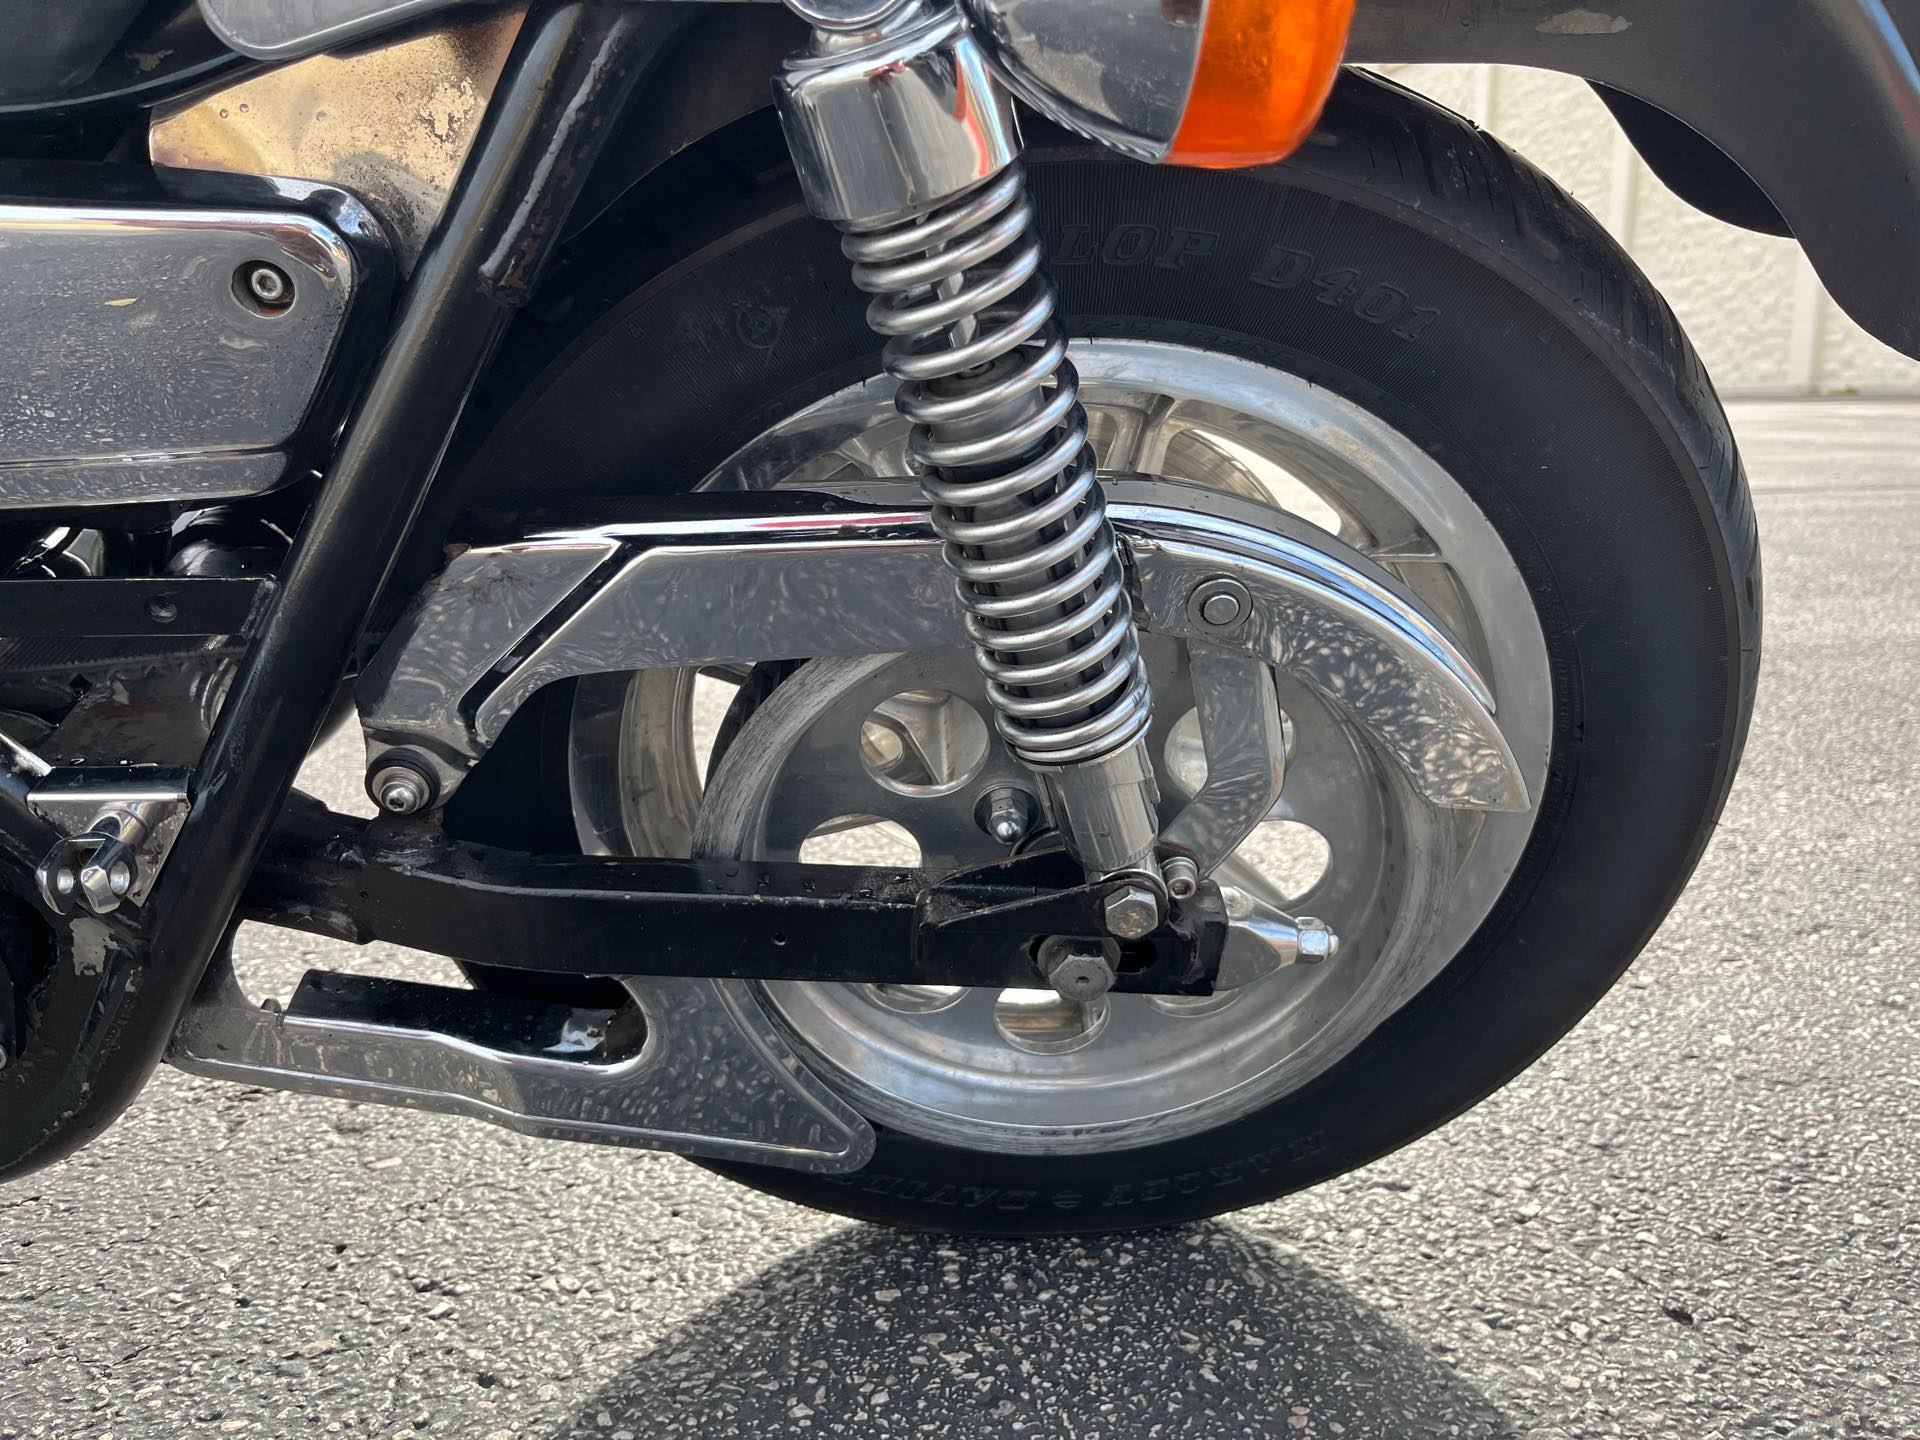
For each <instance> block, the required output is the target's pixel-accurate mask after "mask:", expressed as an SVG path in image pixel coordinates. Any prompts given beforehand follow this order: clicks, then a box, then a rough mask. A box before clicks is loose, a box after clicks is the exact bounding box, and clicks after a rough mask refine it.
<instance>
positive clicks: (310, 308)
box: [0, 187, 371, 510]
mask: <svg viewBox="0 0 1920 1440" xmlns="http://www.w3.org/2000/svg"><path fill="white" fill-rule="evenodd" d="M309 188H311V187H309ZM336 193H337V192H336ZM367 226H368V228H369V229H371V222H370V221H368V222H367ZM255 276H258V277H260V278H259V280H258V289H259V291H260V292H261V293H260V294H256V293H255V289H254V287H253V286H251V285H250V284H249V280H250V278H251V277H255ZM360 278H361V277H360V273H359V267H358V263H357V257H356V255H355V251H354V248H353V245H352V243H351V242H350V241H349V240H348V239H347V238H346V237H345V236H343V235H342V234H341V233H340V231H339V230H338V229H336V228H335V227H334V226H332V225H330V224H328V223H327V222H326V221H325V220H323V219H322V218H320V217H319V216H316V215H310V214H305V213H302V212H300V211H298V210H294V209H286V210H276V209H272V208H269V207H266V206H259V207H253V206H247V207H226V206H222V207H211V206H210V207H207V208H199V207H195V206H188V205H179V204H166V203H154V204H137V205H136V204H129V205H75V204H65V203H36V202H20V201H6V200H0V335H4V336H6V342H7V343H6V346H5V348H4V350H0V510H4V509H9V508H22V507H60V508H70V507H84V506H94V505H124V504H132V503H139V502H145V501H155V502H159V501H175V502H181V503H190V504H191V503H205V502H207V501H212V500H218V499H226V498H231V497H235V496H241V495H252V494H258V493H261V492H263V491H266V490H270V489H272V488H273V487H274V486H275V485H276V484H278V483H279V482H280V480H281V479H282V478H283V477H284V475H285V473H286V470H287V467H288V456H287V454H286V453H285V452H286V447H288V446H289V445H290V443H291V442H292V441H293V439H294V437H295V436H296V435H297V434H298V432H299V431H300V428H301V425H302V423H303V422H304V421H305V419H306V417H307V414H308V412H309V410H310V409H311V408H312V406H313V404H314V402H315V399H316V397H318V396H319V394H320V392H321V387H322V384H323V382H324V380H325V379H326V376H327V369H328V364H329V362H330V361H331V360H332V359H333V357H334V355H335V353H336V350H337V348H338V344H339V340H340V337H341V334H342V332H343V330H344V328H345V325H346V320H347V314H348V310H349V307H350V306H351V305H352V302H353V299H354V296H355V292H356V289H357V288H358V286H359V283H360ZM262 294H264V295H265V296H266V297H267V299H266V300H263V299H262V298H261V295H262Z"/></svg>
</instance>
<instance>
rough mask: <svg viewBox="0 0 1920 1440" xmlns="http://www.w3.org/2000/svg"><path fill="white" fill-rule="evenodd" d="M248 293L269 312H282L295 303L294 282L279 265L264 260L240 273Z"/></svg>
mask: <svg viewBox="0 0 1920 1440" xmlns="http://www.w3.org/2000/svg"><path fill="white" fill-rule="evenodd" d="M240 278H241V280H242V281H243V282H244V283H245V285H246V287H247V293H248V294H249V295H251V296H252V297H253V298H254V299H255V300H257V301H259V302H260V304H261V305H262V306H264V307H265V308H266V309H269V310H282V309H285V308H286V307H287V306H288V305H291V304H292V303H293V281H292V280H291V279H289V278H288V276H287V272H286V271H284V270H282V269H281V268H280V267H279V266H278V265H269V264H267V263H266V262H265V261H264V260H261V261H256V262H255V263H254V264H252V265H248V266H247V267H245V269H243V270H242V271H241V272H240Z"/></svg>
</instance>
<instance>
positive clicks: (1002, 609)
mask: <svg viewBox="0 0 1920 1440" xmlns="http://www.w3.org/2000/svg"><path fill="white" fill-rule="evenodd" d="M790 3H791V4H792V5H793V8H794V9H796V10H797V11H799V12H800V13H801V14H802V15H803V16H804V17H805V18H807V19H808V20H810V21H812V22H813V24H814V27H815V29H814V35H813V40H812V43H811V44H810V45H809V47H808V48H807V49H805V50H803V51H801V52H800V53H798V54H796V55H794V56H792V57H791V58H790V59H789V60H788V61H787V63H786V65H785V67H784V68H783V70H782V72H781V74H780V76H779V77H778V79H777V81H776V85H775V93H776V96H777V98H778V101H779V108H780V114H781V119H782V123H783V125H784V127H785V130H786V134H787V140H788V145H789V147H790V148H791V150H792V152H793V156H794V161H795V165H796V167H797V169H798V171H799V176H800V181H801V186H802V190H803V192H804V193H805V195H806V198H807V202H808V205H809V207H810V208H811V209H812V210H813V212H814V213H815V214H816V215H818V216H820V217H821V218H823V219H826V220H830V221H832V222H833V223H834V224H836V225H837V226H839V228H840V230H841V232H842V237H843V238H842V249H843V250H844V252H845V254H846V255H847V258H848V259H849V260H850V261H851V262H852V265H853V279H854V283H855V284H856V285H857V286H859V288H860V289H861V290H863V291H865V292H866V293H867V294H869V295H871V296H872V297H873V299H872V301H871V302H870V304H869V305H868V308H867V321H868V324H869V325H871V326H872V327H873V329H874V330H875V331H876V332H878V333H879V334H880V335H881V336H883V337H884V338H885V342H886V343H885V347H884V349H883V351H882V363H883V364H884V366H885V368H886V370H887V372H888V373H889V374H890V375H892V376H893V377H894V378H895V379H897V380H898V381H899V390H898V392H897V398H896V404H897V405H898V408H899V410H900V412H901V413H902V414H903V415H904V416H906V418H907V419H908V420H910V421H911V422H912V423H913V431H912V439H911V442H910V444H911V453H912V457H913V460H914V463H915V467H916V470H917V472H918V474H919V478H920V482H921V486H922V488H923V490H924V491H925V493H926V496H927V498H928V500H929V502H930V503H931V504H932V507H933V525H934V528H935V530H936V531H937V532H938V534H939V536H940V538H941V539H942V541H943V542H944V553H945V556H946V560H947V564H948V566H949V568H950V569H951V570H952V571H953V573H954V576H955V578H956V581H957V588H958V591H959V598H960V601H961V604H962V605H963V606H964V608H965V610H966V616H967V632H968V635H969V637H970V638H971V640H972V642H973V645H974V651H975V655H976V658H977V660H978V662H979V665H980V668H981V670H982V671H983V672H984V674H985V676H986V680H987V695H988V699H989V701H990V703H991V705H992V707H993V710H994V720H995V725H996V728H997V729H998V731H999V733H1000V736H1001V737H1002V739H1003V740H1005V742H1006V743H1007V745H1008V747H1009V748H1010V749H1011V750H1012V751H1013V753H1014V754H1015V755H1016V756H1018V757H1019V759H1020V760H1021V761H1022V762H1024V763H1025V764H1026V765H1027V766H1029V767H1030V768H1031V769H1032V770H1033V771H1034V773H1035V774H1036V775H1037V776H1038V777H1039V779H1040V781H1041V783H1042V784H1043V785H1044V787H1045V790H1046V792H1047V796H1048V799H1049V802H1050V804H1051V807H1052V809H1053V813H1054V819H1055V822H1056V824H1057V825H1058V827H1059V830H1060V832H1061V835H1062V838H1063V839H1064V841H1065V844H1066V846H1067V849H1068V851H1069V852H1070V853H1071V854H1072V855H1073V856H1074V858H1075V859H1076V860H1078V861H1079V862H1080V864H1081V865H1082V866H1083V867H1084V868H1085V869H1086V870H1087V872H1088V874H1089V875H1090V876H1091V877H1092V878H1094V879H1096V880H1098V879H1108V878H1111V879H1113V880H1114V881H1115V888H1114V891H1113V895H1114V897H1115V903H1114V905H1113V906H1112V907H1111V909H1112V915H1113V919H1114V930H1115V933H1117V934H1118V933H1124V931H1125V930H1134V929H1137V928H1138V927H1139V926H1140V925H1142V924H1143V923H1144V924H1145V925H1146V928H1147V929H1151V928H1153V926H1154V925H1156V924H1158V922H1159V918H1160V915H1161V914H1162V913H1163V911H1164V907H1165V886H1164V882H1163V881H1162V878H1161V875H1160V870H1159V866H1158V863H1157V861H1156V858H1155V844H1156V840H1157V838H1158V828H1159V827H1158V819H1157V813H1156V807H1157V804H1158V794H1157V791H1156V786H1155V780H1154V773H1153V766H1152V763H1151V761H1150V759H1149V758H1148V754H1147V748H1146V742H1145V736H1146V732H1147V726H1148V722H1149V720H1150V719H1151V711H1152V696H1151V692H1150V688H1149V685H1148V679H1147V672H1146V667H1145V664H1144V663H1143V661H1142V660H1141V656H1140V647H1139V640H1138V636H1137V633H1136V630H1135V626H1134V620H1133V612H1132V604H1131V601H1130V599H1129V596H1128V589H1127V566H1126V558H1125V556H1124V555H1123V553H1122V551H1121V548H1120V545H1119V543H1118V542H1117V541H1116V539H1115V537H1114V533H1113V530H1112V527H1111V526H1110V525H1109V524H1108V522H1107V515H1106V502H1105V497H1104V495H1103V494H1102V491H1101V486H1100V482H1099V479H1098V477H1097V475H1096V473H1095V458H1094V453H1093V448H1092V446H1091V445H1090V443H1089V441H1088V436H1087V418H1086V412H1085V410H1084V409H1083V408H1082V406H1081V404H1080V392H1079V377H1078V376H1077V375H1076V374H1075V371H1074V368H1073V363H1072V362H1071V361H1070V360H1069V359H1068V358H1067V344H1066V332H1065V329H1064V327H1063V326H1062V324H1061V321H1060V316H1059V299H1058V293H1057V292H1056V290H1055V289H1054V286H1053V283H1052V281H1051V280H1050V279H1049V278H1048V277H1047V274H1046V270H1045V267H1044V255H1043V248H1042V245H1041V241H1040V237H1039V234H1038V232H1037V231H1036V229H1035V226H1034V216H1033V208H1032V205H1031V203H1030V201H1029V199H1028V197H1027V191H1026V177H1025V173H1024V171H1023V169H1022V167H1021V164H1020V160H1019V151H1020V138H1019V131H1018V128H1017V125H1016V122H1015V119H1014V114H1013V107H1012V103H1011V99H1010V96H1009V94H1008V92H1007V90H1006V88H1005V86H1004V85H1003V84H1002V83H1001V82H1000V80H999V79H998V78H997V77H996V76H995V75H994V74H993V72H992V71H991V70H990V69H989V68H988V65H987V62H986V59H985V55H984V52H983V51H982V49H981V47H980V46H979V44H978V43H977V41H976V40H975V39H974V37H973V35H972V34H971V33H970V31H969V28H968V24H967V20H966V17H965V15H964V14H963V13H962V12H961V11H960V10H959V9H958V8H957V7H956V6H954V5H953V4H951V3H940V0H790Z"/></svg>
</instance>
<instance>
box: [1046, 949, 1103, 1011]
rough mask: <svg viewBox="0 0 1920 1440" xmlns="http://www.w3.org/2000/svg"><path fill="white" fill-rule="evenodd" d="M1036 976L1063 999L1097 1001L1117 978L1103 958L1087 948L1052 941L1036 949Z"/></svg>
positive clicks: (1098, 953) (1097, 952)
mask: <svg viewBox="0 0 1920 1440" xmlns="http://www.w3.org/2000/svg"><path fill="white" fill-rule="evenodd" d="M1040 973H1041V974H1042V975H1044V976H1045V977H1046V980H1047V984H1049V985H1051V986H1052V987H1053V989H1054V993H1056V994H1057V995H1059V996H1060V997H1061V998H1062V999H1063V1000H1079V1001H1082V1002H1085V1001H1089V1000H1097V999H1099V998H1100V997H1101V996H1102V995H1104V994H1106V993H1107V992H1108V991H1109V990H1111V989H1112V988H1113V982H1114V980H1115V979H1116V978H1117V977H1116V976H1115V974H1114V970H1113V966H1112V965H1111V964H1110V963H1109V962H1108V960H1107V957H1106V956H1105V955H1103V954H1101V953H1100V952H1099V951H1098V950H1095V949H1093V948H1092V947H1090V946H1082V945H1075V944H1073V943H1072V942H1070V941H1066V940H1062V939H1053V940H1049V941H1047V942H1046V943H1045V944H1043V945H1042V946H1041V947H1040Z"/></svg>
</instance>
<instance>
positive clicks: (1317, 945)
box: [1293, 915, 1340, 965]
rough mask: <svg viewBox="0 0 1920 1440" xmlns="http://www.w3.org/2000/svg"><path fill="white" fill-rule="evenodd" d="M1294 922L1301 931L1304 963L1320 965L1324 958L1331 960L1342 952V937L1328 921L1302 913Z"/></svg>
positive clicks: (1301, 951)
mask: <svg viewBox="0 0 1920 1440" xmlns="http://www.w3.org/2000/svg"><path fill="white" fill-rule="evenodd" d="M1293 923H1294V927H1295V928H1296V929H1297V930H1298V931H1299V932H1300V963H1301V964H1302V965H1318V964H1319V963H1320V962H1321V961H1322V960H1331V959H1333V958H1334V956H1336V955H1338V954H1339V953H1340V937H1339V936H1338V935H1336V934H1334V933H1333V931H1331V930H1329V929H1328V928H1327V922H1326V921H1324V920H1316V919H1315V918H1314V917H1313V916H1311V915H1302V916H1299V917H1298V918H1297V919H1295V921H1294V922H1293Z"/></svg>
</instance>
